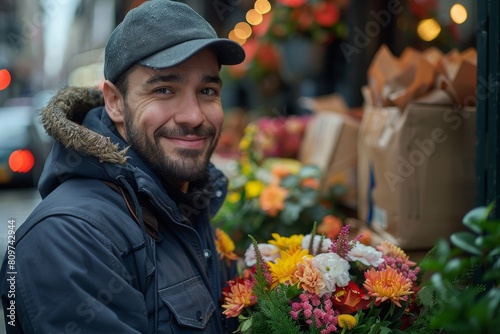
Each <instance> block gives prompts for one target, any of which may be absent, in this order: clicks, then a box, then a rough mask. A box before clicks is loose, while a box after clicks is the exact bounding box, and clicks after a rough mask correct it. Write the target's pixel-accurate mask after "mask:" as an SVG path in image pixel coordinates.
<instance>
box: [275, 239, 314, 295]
mask: <svg viewBox="0 0 500 334" xmlns="http://www.w3.org/2000/svg"><path fill="white" fill-rule="evenodd" d="M308 255H309V252H308V251H307V249H303V250H299V251H297V252H295V253H293V254H288V253H286V252H283V251H281V252H280V256H281V257H280V258H278V259H277V260H276V262H275V263H273V262H268V263H267V264H268V265H269V270H270V272H271V277H272V283H271V290H272V289H274V288H275V287H276V286H278V284H280V283H284V284H288V285H293V284H295V283H297V281H298V279H297V277H295V275H294V273H295V271H296V270H297V264H298V263H300V262H301V261H302V259H303V258H304V257H305V256H308Z"/></svg>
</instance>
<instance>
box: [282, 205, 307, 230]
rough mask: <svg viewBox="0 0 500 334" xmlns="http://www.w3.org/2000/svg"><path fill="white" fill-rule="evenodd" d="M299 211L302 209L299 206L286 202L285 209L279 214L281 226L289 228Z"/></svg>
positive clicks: (297, 216)
mask: <svg viewBox="0 0 500 334" xmlns="http://www.w3.org/2000/svg"><path fill="white" fill-rule="evenodd" d="M301 210H302V207H301V206H300V205H298V204H295V203H290V202H287V203H286V205H285V208H284V209H283V211H281V213H280V219H281V221H282V222H283V224H285V225H288V226H291V225H293V224H294V223H295V222H296V221H297V219H298V218H299V215H300V211H301Z"/></svg>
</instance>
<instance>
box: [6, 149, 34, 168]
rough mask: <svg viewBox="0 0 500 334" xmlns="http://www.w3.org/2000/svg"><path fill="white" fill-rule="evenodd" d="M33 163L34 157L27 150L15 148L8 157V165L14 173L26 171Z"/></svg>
mask: <svg viewBox="0 0 500 334" xmlns="http://www.w3.org/2000/svg"><path fill="white" fill-rule="evenodd" d="M34 165H35V157H34V156H33V154H32V153H31V152H30V151H28V150H17V151H14V152H12V154H11V155H10V157H9V167H10V169H11V170H12V171H13V172H14V173H28V172H29V171H30V170H31V169H32V168H33V166H34Z"/></svg>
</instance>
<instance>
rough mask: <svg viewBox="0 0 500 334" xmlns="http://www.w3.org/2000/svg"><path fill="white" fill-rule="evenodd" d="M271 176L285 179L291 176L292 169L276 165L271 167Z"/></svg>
mask: <svg viewBox="0 0 500 334" xmlns="http://www.w3.org/2000/svg"><path fill="white" fill-rule="evenodd" d="M271 174H273V175H274V176H276V177H277V178H279V179H284V178H285V177H287V176H288V175H290V168H288V166H285V165H282V164H276V165H274V166H272V167H271Z"/></svg>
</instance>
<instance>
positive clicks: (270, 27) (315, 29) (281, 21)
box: [264, 0, 348, 43]
mask: <svg viewBox="0 0 500 334" xmlns="http://www.w3.org/2000/svg"><path fill="white" fill-rule="evenodd" d="M347 3H348V1H346V0H276V1H274V5H273V9H272V10H271V12H270V13H269V14H268V15H270V18H269V22H266V23H264V24H266V25H267V27H266V28H267V29H266V35H265V36H266V37H267V38H269V39H271V40H273V39H278V40H279V39H286V38H290V37H292V36H294V35H303V36H306V37H308V38H311V39H312V40H314V41H316V42H319V43H328V42H331V41H332V40H334V39H335V38H337V37H339V36H340V37H342V38H343V37H344V36H345V34H346V27H345V25H344V23H343V21H342V20H341V10H342V8H343V7H345V6H346V5H347Z"/></svg>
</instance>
